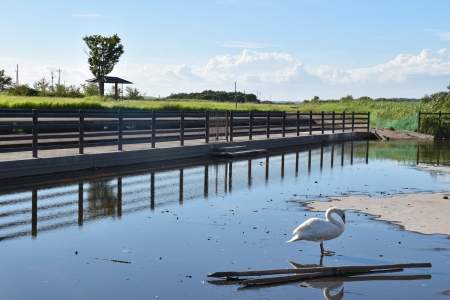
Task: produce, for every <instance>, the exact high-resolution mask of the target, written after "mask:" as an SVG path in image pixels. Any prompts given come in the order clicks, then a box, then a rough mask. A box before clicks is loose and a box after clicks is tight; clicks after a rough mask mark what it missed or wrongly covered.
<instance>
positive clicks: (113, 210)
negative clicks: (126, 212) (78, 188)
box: [87, 181, 119, 216]
mask: <svg viewBox="0 0 450 300" xmlns="http://www.w3.org/2000/svg"><path fill="white" fill-rule="evenodd" d="M87 200H88V208H87V212H88V214H89V215H93V216H100V215H101V216H115V215H116V214H117V213H118V202H119V201H118V197H117V194H116V193H115V189H114V186H112V184H111V182H110V181H95V182H91V183H90V184H89V190H88V199H87Z"/></svg>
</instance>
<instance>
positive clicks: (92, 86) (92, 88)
mask: <svg viewBox="0 0 450 300" xmlns="http://www.w3.org/2000/svg"><path fill="white" fill-rule="evenodd" d="M81 88H82V89H83V93H84V96H85V97H91V96H99V95H100V93H99V91H98V86H97V84H96V83H88V84H82V85H81Z"/></svg>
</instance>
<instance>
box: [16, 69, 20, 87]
mask: <svg viewBox="0 0 450 300" xmlns="http://www.w3.org/2000/svg"><path fill="white" fill-rule="evenodd" d="M16 86H19V64H17V65H16Z"/></svg>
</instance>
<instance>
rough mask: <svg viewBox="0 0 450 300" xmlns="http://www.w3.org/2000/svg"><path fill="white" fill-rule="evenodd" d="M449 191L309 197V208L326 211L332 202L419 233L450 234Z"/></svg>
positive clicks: (307, 205)
mask: <svg viewBox="0 0 450 300" xmlns="http://www.w3.org/2000/svg"><path fill="white" fill-rule="evenodd" d="M449 198H450V192H444V193H412V194H398V195H392V196H389V197H380V196H365V195H354V196H347V197H333V198H330V200H329V201H310V202H308V203H307V204H306V205H305V207H306V208H307V209H308V210H310V211H316V212H317V211H325V210H326V209H327V208H329V207H331V206H335V207H338V208H341V209H346V210H352V211H357V212H361V213H365V214H369V215H372V216H374V218H375V219H377V220H382V221H386V222H389V223H393V224H397V225H399V226H401V227H402V228H403V229H405V230H408V231H413V232H418V233H422V234H445V235H450V220H449V218H448V215H449V212H450V200H449Z"/></svg>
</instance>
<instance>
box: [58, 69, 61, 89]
mask: <svg viewBox="0 0 450 300" xmlns="http://www.w3.org/2000/svg"><path fill="white" fill-rule="evenodd" d="M58 85H61V69H58Z"/></svg>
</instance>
